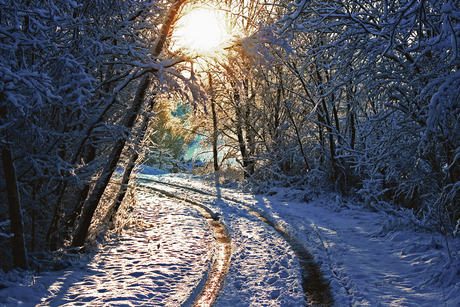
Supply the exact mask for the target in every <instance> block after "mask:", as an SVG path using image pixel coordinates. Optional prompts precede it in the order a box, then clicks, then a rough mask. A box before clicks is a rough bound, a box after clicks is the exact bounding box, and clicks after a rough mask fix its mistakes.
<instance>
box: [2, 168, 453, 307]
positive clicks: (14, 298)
mask: <svg viewBox="0 0 460 307" xmlns="http://www.w3.org/2000/svg"><path fill="white" fill-rule="evenodd" d="M140 178H141V183H142V184H143V185H149V186H152V187H154V186H156V187H158V188H161V189H162V190H167V191H169V192H173V193H175V194H176V195H178V196H181V197H183V198H186V199H190V200H194V201H195V202H200V203H202V204H204V205H206V206H207V207H209V208H210V209H211V210H212V211H213V212H216V213H218V214H219V215H220V220H221V221H222V222H223V223H224V224H225V225H226V226H227V228H228V229H229V232H230V235H231V238H232V249H233V253H232V260H231V265H230V270H229V272H228V275H227V277H226V280H225V284H224V287H223V289H222V291H221V293H220V295H219V297H218V300H217V302H216V304H215V306H235V307H236V306H238V307H239V306H304V305H305V299H304V294H303V291H302V287H301V284H300V267H299V264H298V262H297V259H296V255H295V254H294V252H293V251H292V249H291V247H290V246H289V244H288V243H287V242H286V241H285V240H284V239H283V238H282V237H281V236H280V235H279V234H278V233H277V232H276V231H275V230H274V229H273V228H271V227H270V226H269V225H267V224H265V223H263V222H262V221H261V220H260V219H258V218H257V217H256V216H254V215H253V214H251V213H249V211H248V210H247V209H246V208H244V207H243V206H242V204H245V205H247V206H250V207H252V208H255V209H256V210H257V211H259V212H261V213H263V215H264V216H265V217H267V218H269V219H270V220H271V221H272V222H274V223H276V224H277V225H281V226H283V227H284V228H285V229H286V230H287V231H288V232H290V233H292V234H293V235H295V236H296V238H297V239H298V240H299V241H301V242H302V244H304V245H305V246H306V247H308V249H309V250H310V251H311V253H312V255H313V256H314V258H315V260H316V262H317V263H318V264H320V267H321V270H322V271H323V273H324V278H325V279H326V280H327V281H328V282H329V284H330V286H331V291H332V295H333V299H334V301H335V305H336V306H430V307H432V306H460V261H459V255H458V254H457V253H458V250H459V245H458V240H457V241H456V242H455V241H452V240H451V241H450V242H449V243H450V249H451V251H452V254H453V255H452V257H449V253H448V250H447V248H446V243H445V241H444V238H443V237H442V236H440V235H438V234H433V233H429V232H424V231H422V230H420V229H418V230H417V229H416V228H415V226H414V224H413V223H412V222H411V220H410V216H409V215H407V214H402V213H400V214H397V215H395V214H394V213H385V212H384V211H380V212H371V211H363V209H362V207H361V206H360V205H359V204H357V203H352V202H351V201H345V200H344V199H341V198H339V197H336V196H334V195H329V196H323V197H316V196H314V195H311V197H310V198H311V200H309V201H308V202H302V201H300V200H299V199H300V198H301V197H302V195H303V193H305V192H300V191H294V190H291V189H287V188H276V189H272V190H271V191H270V193H268V194H267V195H251V194H248V193H243V192H242V191H240V190H238V189H237V188H220V187H215V186H213V185H212V181H204V180H203V179H202V178H200V177H194V176H192V175H174V174H163V175H153V173H149V172H147V171H145V172H144V174H143V175H141V176H140ZM150 179H154V180H158V181H163V182H168V183H170V185H169V186H164V185H158V184H156V183H155V182H152V181H148V180H150ZM177 186H187V187H190V188H191V190H186V189H179V188H178V187H177ZM199 191H203V192H206V194H202V193H199ZM232 200H233V201H232ZM135 214H136V215H137V216H138V217H139V219H138V221H139V222H138V223H137V225H135V227H134V226H133V227H132V228H130V229H128V230H126V231H125V232H123V234H122V235H121V237H120V238H119V239H116V240H112V241H110V242H108V243H106V244H104V245H101V246H100V248H99V252H97V253H94V254H91V255H88V256H87V257H86V258H85V259H82V260H81V261H78V262H74V263H73V264H72V265H71V266H70V267H68V268H66V269H64V270H61V271H55V272H47V273H34V274H32V273H31V272H24V271H13V272H10V273H2V274H1V275H0V286H3V287H5V288H4V289H2V290H0V305H3V306H36V305H39V306H62V305H65V306H85V305H91V306H184V305H185V306H187V305H189V304H190V302H191V301H192V300H193V298H194V297H195V296H196V294H197V292H198V291H199V289H200V288H201V287H202V281H203V280H204V278H205V277H206V275H207V273H208V270H209V267H210V261H211V257H212V250H213V235H212V229H211V228H210V226H209V224H208V222H207V221H206V220H204V219H202V217H201V214H200V213H199V212H198V211H197V210H196V209H195V208H193V207H191V206H189V205H187V204H185V203H183V202H181V201H177V200H171V199H169V198H167V197H161V196H159V195H158V194H156V193H154V192H152V191H149V190H148V189H144V190H143V192H142V193H139V207H138V208H136V211H135ZM0 288H2V287H0Z"/></svg>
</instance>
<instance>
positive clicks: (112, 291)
mask: <svg viewBox="0 0 460 307" xmlns="http://www.w3.org/2000/svg"><path fill="white" fill-rule="evenodd" d="M138 201H139V204H140V206H139V208H138V209H136V212H135V214H136V215H137V216H138V217H137V219H136V220H137V221H138V223H137V225H135V226H134V227H131V228H130V229H128V230H125V231H123V233H122V234H121V236H120V237H119V238H118V239H114V240H113V241H111V242H109V243H107V244H105V245H104V247H103V249H102V250H101V251H100V252H99V253H98V254H96V255H95V257H94V258H93V259H92V260H91V261H90V262H89V263H87V264H85V265H84V267H82V268H81V269H77V270H66V271H64V272H63V274H62V277H61V278H59V279H58V280H57V281H56V282H55V283H53V284H51V285H50V286H49V287H50V288H49V291H50V292H51V293H52V295H51V296H50V297H48V298H47V299H45V300H43V301H42V302H41V304H40V305H39V306H62V305H66V304H67V305H66V306H81V305H93V306H180V305H181V304H183V303H184V302H185V301H186V300H187V299H188V298H189V297H190V295H191V294H192V293H193V292H194V291H195V289H196V288H200V283H201V282H202V279H203V277H204V276H205V275H206V274H207V271H208V270H209V268H210V265H211V258H212V253H213V244H215V240H214V237H213V232H212V229H211V228H210V226H209V223H208V222H207V221H206V220H205V219H203V217H202V216H201V214H199V213H198V212H197V211H196V210H195V209H193V208H191V207H190V206H187V205H185V204H183V203H181V202H178V201H176V200H171V199H167V198H164V197H161V196H159V195H155V194H153V193H143V192H141V193H139V199H138Z"/></svg>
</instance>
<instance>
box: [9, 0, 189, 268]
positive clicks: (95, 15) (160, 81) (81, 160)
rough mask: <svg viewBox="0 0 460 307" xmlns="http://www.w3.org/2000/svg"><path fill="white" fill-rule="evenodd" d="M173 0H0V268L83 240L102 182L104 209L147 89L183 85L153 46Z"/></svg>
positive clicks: (164, 35) (144, 117)
mask: <svg viewBox="0 0 460 307" xmlns="http://www.w3.org/2000/svg"><path fill="white" fill-rule="evenodd" d="M184 2H185V1H183V0H177V1H162V2H157V1H152V2H148V1H137V0H126V1H112V0H100V1H73V0H63V1H53V0H48V1H41V0H40V1H37V0H21V1H17V0H5V1H0V148H1V152H2V164H1V165H2V170H3V171H2V174H1V179H0V197H1V203H2V205H1V206H0V210H1V213H2V214H1V220H0V225H1V227H2V229H1V231H0V235H1V237H0V239H1V245H0V255H1V258H2V266H4V267H3V268H8V267H9V266H10V265H11V263H12V261H11V259H13V260H14V266H19V267H26V265H27V257H26V251H27V252H29V253H33V252H43V251H53V250H57V249H62V248H69V247H72V246H73V247H81V246H83V245H84V243H85V240H86V239H87V237H88V231H89V229H90V226H91V221H92V219H93V215H94V212H96V210H98V206H99V204H100V203H101V202H102V201H103V199H104V197H103V195H104V192H107V191H108V190H111V191H112V193H114V196H115V199H110V200H109V204H108V207H109V210H108V212H107V219H111V218H112V216H113V215H114V214H115V213H116V211H117V209H118V207H119V205H120V203H121V202H122V200H123V198H124V195H125V194H126V192H127V186H128V184H129V178H130V177H131V171H132V169H133V167H134V165H135V162H136V159H137V157H138V156H139V153H140V151H141V147H140V145H141V144H142V143H143V141H144V137H145V132H146V130H147V128H148V125H149V119H150V117H152V116H153V113H152V108H153V107H154V105H155V103H156V97H157V95H156V94H157V93H160V92H165V91H170V92H171V95H174V93H178V95H180V94H181V93H182V94H183V93H185V92H184V91H183V90H182V89H183V88H185V87H184V85H185V84H186V83H188V81H187V80H186V78H184V77H182V76H180V75H179V74H178V73H177V72H176V71H175V70H174V69H173V67H172V66H174V65H177V64H178V63H180V62H181V61H183V58H179V59H172V57H171V55H170V54H168V53H167V48H165V46H166V45H165V44H166V43H167V39H168V35H169V34H170V31H171V29H172V25H173V22H174V20H175V19H176V18H177V15H178V13H179V11H180V8H181V6H182V5H183V3H184ZM168 59H170V60H168ZM117 168H119V169H121V173H120V176H118V177H117V175H116V173H115V170H116V169H117ZM113 183H115V184H116V185H113ZM110 184H112V186H111V187H109V185H110ZM99 222H100V221H99Z"/></svg>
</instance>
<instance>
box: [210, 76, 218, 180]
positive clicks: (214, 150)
mask: <svg viewBox="0 0 460 307" xmlns="http://www.w3.org/2000/svg"><path fill="white" fill-rule="evenodd" d="M208 77H209V87H210V92H211V93H210V94H211V113H212V128H213V130H212V157H213V161H214V171H215V172H217V171H219V156H218V152H217V138H218V136H219V133H218V130H217V113H216V100H215V99H214V89H213V85H212V76H211V73H208Z"/></svg>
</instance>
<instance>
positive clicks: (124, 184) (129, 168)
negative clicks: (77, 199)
mask: <svg viewBox="0 0 460 307" xmlns="http://www.w3.org/2000/svg"><path fill="white" fill-rule="evenodd" d="M154 105H155V97H153V98H152V99H151V100H150V103H149V106H148V110H149V111H151V110H152V109H153V106H154ZM149 122H150V118H149V117H148V116H145V117H144V120H143V121H142V124H141V127H140V129H139V136H138V142H139V144H142V143H143V142H144V138H145V133H146V131H147V128H148V126H149ZM138 150H139V148H135V150H134V152H133V154H132V155H131V156H130V158H129V161H128V164H127V165H126V168H125V171H124V172H123V178H122V180H121V185H120V189H119V190H118V193H117V196H116V197H115V200H114V202H113V204H112V206H111V208H110V209H109V212H108V213H107V217H106V219H107V220H110V221H111V220H113V218H114V217H115V215H116V214H117V212H118V209H119V208H120V205H121V203H122V201H123V199H124V198H125V195H126V192H127V191H128V186H129V180H130V179H131V174H132V172H133V169H134V167H135V166H136V161H137V159H138V158H139V153H138Z"/></svg>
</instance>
